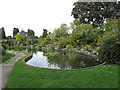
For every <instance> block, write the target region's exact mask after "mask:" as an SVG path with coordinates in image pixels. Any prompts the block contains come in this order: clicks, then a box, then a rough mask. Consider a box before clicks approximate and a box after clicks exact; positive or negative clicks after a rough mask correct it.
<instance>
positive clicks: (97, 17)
mask: <svg viewBox="0 0 120 90" xmlns="http://www.w3.org/2000/svg"><path fill="white" fill-rule="evenodd" d="M119 6H120V1H118V3H117V2H79V1H78V2H75V3H74V8H73V10H72V15H73V16H74V18H75V19H79V21H80V22H81V23H85V24H86V23H88V24H91V22H92V24H93V26H95V27H96V26H97V27H99V26H101V25H102V24H103V23H104V20H105V19H106V18H111V17H112V18H114V16H116V17H117V18H118V17H120V7H119ZM106 13H107V14H106Z"/></svg>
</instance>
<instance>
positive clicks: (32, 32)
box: [27, 29, 35, 37]
mask: <svg viewBox="0 0 120 90" xmlns="http://www.w3.org/2000/svg"><path fill="white" fill-rule="evenodd" d="M27 36H28V37H29V36H35V33H34V31H33V30H30V29H28V33H27Z"/></svg>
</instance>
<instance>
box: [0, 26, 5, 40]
mask: <svg viewBox="0 0 120 90" xmlns="http://www.w3.org/2000/svg"><path fill="white" fill-rule="evenodd" d="M0 36H2V37H1V39H5V38H6V35H5V30H4V27H2V28H0Z"/></svg>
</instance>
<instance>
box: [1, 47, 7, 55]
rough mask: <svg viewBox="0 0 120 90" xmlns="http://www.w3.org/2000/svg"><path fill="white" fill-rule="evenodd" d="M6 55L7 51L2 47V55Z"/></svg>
mask: <svg viewBox="0 0 120 90" xmlns="http://www.w3.org/2000/svg"><path fill="white" fill-rule="evenodd" d="M5 54H6V50H5V49H4V48H3V47H2V46H0V55H5Z"/></svg>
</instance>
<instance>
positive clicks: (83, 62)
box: [26, 51, 100, 69]
mask: <svg viewBox="0 0 120 90" xmlns="http://www.w3.org/2000/svg"><path fill="white" fill-rule="evenodd" d="M26 64H28V65H31V66H35V67H40V68H51V69H81V68H85V67H92V66H96V65H99V64H100V62H98V61H97V60H96V59H95V58H93V57H89V56H86V55H81V54H77V55H76V56H75V57H74V58H69V57H68V54H67V53H57V54H55V55H52V56H51V55H50V54H49V53H45V52H42V51H37V52H33V57H32V58H31V59H30V60H28V61H27V62H26Z"/></svg>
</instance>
